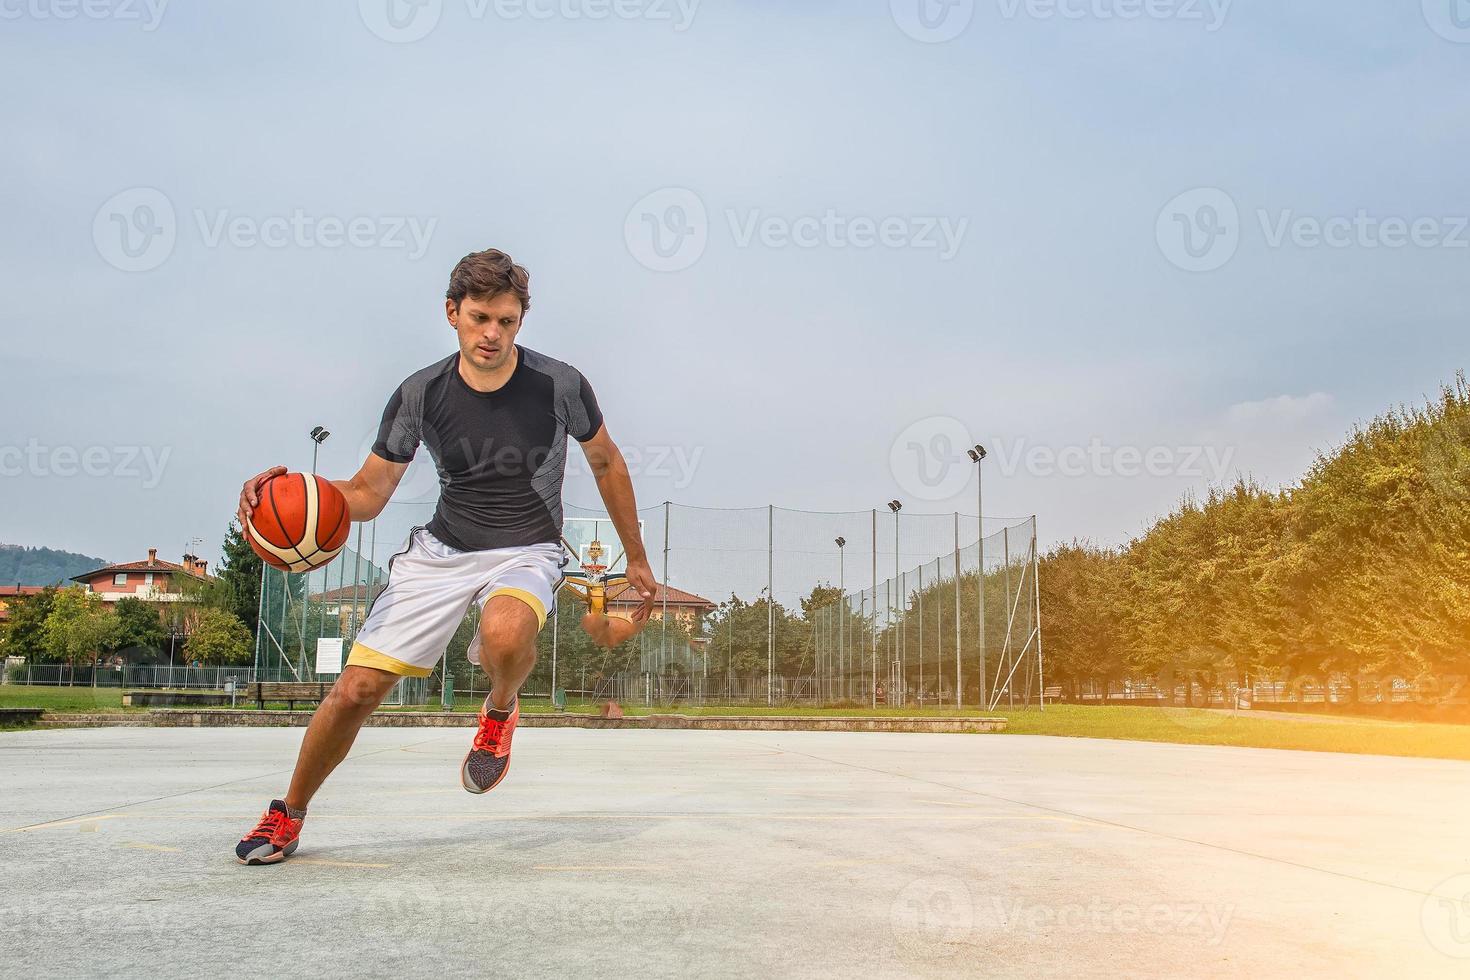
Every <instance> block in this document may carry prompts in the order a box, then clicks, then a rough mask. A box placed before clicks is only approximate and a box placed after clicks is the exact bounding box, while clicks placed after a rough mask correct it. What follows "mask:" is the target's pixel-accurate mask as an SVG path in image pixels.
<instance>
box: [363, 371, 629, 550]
mask: <svg viewBox="0 0 1470 980" xmlns="http://www.w3.org/2000/svg"><path fill="white" fill-rule="evenodd" d="M516 351H517V354H518V361H517V363H516V367H515V371H513V372H512V373H511V376H510V380H509V381H507V382H506V383H505V384H504V385H503V386H502V387H501V388H500V389H499V390H497V391H489V392H485V391H475V390H474V389H473V388H471V387H470V386H469V385H467V384H465V381H464V379H463V378H461V377H460V376H459V354H458V353H456V354H454V355H452V356H450V357H447V358H445V359H444V360H442V361H439V362H438V363H437V364H431V365H430V366H428V367H426V368H424V369H423V370H422V371H419V372H417V373H415V374H413V375H412V376H410V377H409V378H408V379H407V380H406V381H404V382H403V384H401V385H399V386H398V390H397V391H396V392H394V393H393V397H392V398H391V399H389V401H388V407H387V409H386V410H384V412H383V421H382V424H381V425H380V426H379V427H378V439H377V442H375V443H374V444H373V453H374V454H376V455H378V456H381V457H382V458H383V459H386V460H388V461H389V462H391V463H407V462H409V461H410V460H412V459H413V456H414V452H415V451H416V450H417V449H418V447H419V444H420V443H422V444H423V445H425V446H427V447H429V453H430V454H431V455H432V456H433V457H434V465H435V466H437V467H438V469H439V506H438V508H437V509H436V510H435V512H434V519H433V520H432V521H430V522H429V531H430V532H431V533H433V535H434V536H435V537H437V538H438V539H439V540H441V541H443V542H444V543H445V544H447V545H449V546H450V547H452V548H458V549H459V550H460V551H487V550H489V549H491V548H511V547H521V546H524V545H531V544H543V543H545V542H548V541H551V542H555V541H559V540H561V523H562V509H561V485H562V479H563V477H564V476H565V475H566V462H567V436H568V435H570V436H571V437H572V438H574V439H576V440H577V441H579V442H586V441H587V440H589V439H591V438H592V437H593V436H595V435H597V432H598V430H599V429H601V428H602V411H601V410H600V409H599V408H598V407H597V397H596V396H595V395H594V394H593V393H592V386H591V385H589V384H588V383H587V379H586V378H584V377H582V374H581V372H580V371H578V370H577V369H576V368H574V367H572V366H571V365H570V364H564V363H562V362H561V361H558V360H556V359H555V358H551V357H547V356H546V355H545V354H539V353H537V352H536V351H533V350H528V349H527V348H525V347H522V346H520V345H519V344H517V345H516Z"/></svg>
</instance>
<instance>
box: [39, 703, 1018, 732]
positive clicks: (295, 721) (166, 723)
mask: <svg viewBox="0 0 1470 980" xmlns="http://www.w3.org/2000/svg"><path fill="white" fill-rule="evenodd" d="M311 716H312V712H310V711H233V710H208V709H206V710H197V711H196V710H189V709H180V708H155V709H153V710H150V711H148V712H128V713H122V714H118V713H111V714H86V715H80V714H79V715H54V714H47V715H46V716H44V717H43V718H42V719H41V721H40V724H39V727H41V728H99V727H111V726H122V727H129V728H142V727H152V728H214V727H220V728H224V727H241V728H292V727H302V726H304V725H306V724H307V722H309V721H311ZM520 724H521V726H522V727H524V728H659V729H694V730H701V731H704V730H708V731H763V732H794V731H801V732H947V733H959V734H978V733H982V732H1000V731H1004V730H1005V727H1006V720H1005V719H1004V718H989V717H978V716H977V717H974V718H869V717H862V716H849V717H807V716H801V715H744V716H719V715H643V716H640V717H632V716H629V717H624V718H603V717H602V716H601V715H584V714H525V715H521V721H520ZM367 726H368V727H370V728H473V727H475V716H474V715H472V714H469V713H467V712H449V711H379V712H377V713H376V714H374V715H372V716H371V717H369V718H368V720H367Z"/></svg>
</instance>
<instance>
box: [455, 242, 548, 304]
mask: <svg viewBox="0 0 1470 980" xmlns="http://www.w3.org/2000/svg"><path fill="white" fill-rule="evenodd" d="M501 293H512V294H514V296H515V297H516V299H518V300H520V301H521V315H522V316H525V315H526V313H527V311H529V310H530V309H531V274H530V273H529V272H527V271H526V268H525V266H520V265H516V264H515V260H514V259H512V258H511V257H510V256H509V255H506V254H505V253H504V252H502V251H501V250H500V249H498V248H487V249H486V250H485V251H483V252H471V253H470V254H469V255H466V256H465V257H464V258H462V259H460V260H459V263H458V264H457V265H456V266H455V267H454V271H453V272H451V273H450V274H449V289H448V291H446V292H445V293H444V298H445V299H447V300H449V301H450V302H451V303H453V304H454V308H455V309H459V304H460V303H462V302H464V298H465V297H466V296H474V297H476V298H483V299H489V298H490V297H492V296H499V295H500V294H501Z"/></svg>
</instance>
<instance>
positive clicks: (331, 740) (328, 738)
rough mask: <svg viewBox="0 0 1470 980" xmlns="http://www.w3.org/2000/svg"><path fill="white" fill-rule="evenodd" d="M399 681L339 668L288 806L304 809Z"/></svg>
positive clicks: (310, 729) (299, 762) (305, 742)
mask: <svg viewBox="0 0 1470 980" xmlns="http://www.w3.org/2000/svg"><path fill="white" fill-rule="evenodd" d="M533 623H534V617H533ZM400 680H402V678H400V677H399V676H398V675H397V674H390V673H388V672H387V671H386V670H377V669H375V668H373V667H360V666H358V665H357V664H348V665H347V666H346V667H344V668H343V669H342V676H341V677H338V678H337V683H336V684H333V685H332V690H331V691H330V692H329V693H328V694H327V699H326V700H325V701H323V702H322V703H321V707H319V708H317V709H316V714H314V715H312V716H311V724H310V725H308V726H307V727H306V737H305V738H304V739H302V741H301V752H300V754H299V755H297V757H296V771H295V772H294V773H292V775H291V788H290V789H289V790H287V792H286V796H285V801H286V805H287V806H288V807H290V808H291V809H293V810H305V809H306V805H307V804H308V803H310V802H311V798H312V797H313V796H315V795H316V791H317V790H319V789H321V785H322V783H324V782H326V780H327V777H328V776H330V775H331V774H332V770H333V769H336V768H337V766H338V765H339V764H340V763H341V762H342V760H343V759H345V758H347V753H348V752H349V751H350V750H351V749H352V743H353V742H354V741H356V740H357V733H358V731H359V730H360V729H361V728H362V725H363V722H365V721H367V719H368V715H371V714H372V713H373V711H375V710H376V709H377V707H378V705H380V704H382V703H383V699H384V698H385V697H387V696H388V692H389V691H391V690H393V685H394V684H397V683H398V682H399V681H400Z"/></svg>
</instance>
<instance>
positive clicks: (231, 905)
mask: <svg viewBox="0 0 1470 980" xmlns="http://www.w3.org/2000/svg"><path fill="white" fill-rule="evenodd" d="M470 734H471V733H470V731H469V730H459V729H390V728H379V729H368V730H365V731H364V732H363V733H362V736H361V738H360V739H359V741H358V743H357V746H356V748H355V749H354V752H353V754H352V756H351V757H350V758H349V759H348V761H347V762H346V763H344V765H343V766H342V768H340V769H339V770H338V771H337V773H336V775H335V776H334V777H333V779H332V780H331V781H329V782H328V783H327V786H326V788H325V789H324V790H323V792H322V793H321V794H320V796H318V798H317V799H316V800H315V801H314V803H313V805H312V810H311V816H310V817H309V818H308V820H307V823H306V832H305V834H304V836H303V841H302V847H301V849H300V851H299V852H298V853H297V856H296V857H295V858H293V859H292V860H291V861H289V862H287V863H286V864H284V865H281V866H277V867H259V868H246V867H242V866H240V865H238V864H237V863H236V862H235V860H234V857H233V855H232V853H231V848H232V846H233V844H234V842H235V840H236V839H237V838H238V837H239V836H240V835H241V834H242V833H243V832H244V831H245V830H246V829H247V828H248V827H249V826H250V825H251V824H252V823H253V821H254V820H255V819H256V817H257V816H258V815H259V812H260V810H261V809H263V807H264V805H265V803H266V802H267V801H268V800H269V799H270V797H271V796H273V795H277V794H279V793H281V792H282V791H283V789H284V786H285V780H286V777H287V774H288V772H289V768H290V766H291V763H292V761H293V759H294V755H295V751H296V748H297V746H298V745H299V743H300V739H301V730H300V729H121V728H119V729H93V730H56V731H31V732H9V733H0V867H3V881H4V885H3V888H0V893H3V897H0V975H3V976H4V977H27V978H30V977H41V976H101V975H109V976H150V977H181V976H214V975H223V974H226V973H230V974H233V975H237V976H265V977H273V976H280V977H299V976H348V975H355V976H391V977H416V976H436V977H450V976H467V975H479V976H552V975H559V976H573V977H581V976H608V975H624V976H641V975H649V976H660V977H664V976H708V977H724V976H730V977H734V976H749V975H757V976H761V975H764V976H776V977H787V976H864V977H868V976H883V977H888V976H1013V977H1036V976H1066V977H1076V976H1129V977H1164V976H1170V977H1173V976H1180V977H1182V976H1190V977H1197V976H1241V977H1245V976H1250V977H1261V976H1289V977H1294V978H1300V977H1319V976H1320V977H1373V976H1390V975H1391V976H1395V977H1419V976H1424V977H1433V976H1443V977H1466V976H1470V764H1467V763H1461V762H1448V761H1436V760H1419V759H1394V758H1386V757H1378V756H1349V755H1331V754H1322V753H1308V752H1283V751H1271V750H1257V749H1237V748H1224V747H1204V746H1184V745H1161V744H1149V743H1142V742H1121V741H1117V742H1115V741H1099V740H1086V739H1065V738H1042V737H1026V736H1001V735H925V734H848V733H809V732H794V733H785V732H780V733H777V732H679V731H584V730H579V729H523V730H522V731H521V732H520V733H518V735H517V739H516V750H515V761H514V765H513V766H512V769H511V773H510V775H509V777H508V778H507V781H506V782H505V783H504V784H502V786H501V787H500V788H499V789H497V790H495V791H494V792H492V793H491V794H489V795H488V796H484V797H474V796H470V795H469V794H467V793H465V792H464V791H463V790H461V789H460V788H459V787H458V783H457V767H458V765H459V762H460V759H461V757H462V755H463V753H464V751H465V749H466V747H467V744H468V742H469V739H470Z"/></svg>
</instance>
